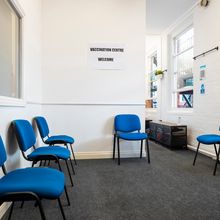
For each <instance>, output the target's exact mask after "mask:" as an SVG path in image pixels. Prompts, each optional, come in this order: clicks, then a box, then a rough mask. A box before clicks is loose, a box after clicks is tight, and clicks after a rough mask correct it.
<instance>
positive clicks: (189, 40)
mask: <svg viewBox="0 0 220 220" xmlns="http://www.w3.org/2000/svg"><path fill="white" fill-rule="evenodd" d="M191 47H193V28H191V29H189V30H188V31H186V32H185V33H182V34H181V35H180V36H179V37H177V38H176V53H177V54H178V53H182V52H183V51H184V50H187V49H189V48H191Z"/></svg>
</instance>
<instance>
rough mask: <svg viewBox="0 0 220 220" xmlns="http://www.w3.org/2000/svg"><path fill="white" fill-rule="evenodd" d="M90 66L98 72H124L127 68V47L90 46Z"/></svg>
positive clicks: (115, 45)
mask: <svg viewBox="0 0 220 220" xmlns="http://www.w3.org/2000/svg"><path fill="white" fill-rule="evenodd" d="M88 65H89V67H90V68H92V69H97V70H123V69H124V68H125V45H124V44H116V43H115V44H113V43H110V44H103V43H96V44H89V47H88Z"/></svg>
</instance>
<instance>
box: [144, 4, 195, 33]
mask: <svg viewBox="0 0 220 220" xmlns="http://www.w3.org/2000/svg"><path fill="white" fill-rule="evenodd" d="M196 2H198V0H147V21H146V26H147V34H160V33H161V32H162V31H164V30H165V29H166V28H168V27H169V26H170V25H171V24H172V23H174V22H175V20H177V19H178V18H179V17H180V16H181V15H183V14H184V13H185V12H186V11H187V10H188V9H190V8H191V7H192V6H193V5H194V4H195V3H196Z"/></svg>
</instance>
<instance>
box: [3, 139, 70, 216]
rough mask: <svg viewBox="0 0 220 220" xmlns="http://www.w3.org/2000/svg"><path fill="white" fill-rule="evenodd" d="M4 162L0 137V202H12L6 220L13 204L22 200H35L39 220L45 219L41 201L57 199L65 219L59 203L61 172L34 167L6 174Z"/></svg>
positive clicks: (62, 175)
mask: <svg viewBox="0 0 220 220" xmlns="http://www.w3.org/2000/svg"><path fill="white" fill-rule="evenodd" d="M6 160H7V155H6V151H5V147H4V144H3V141H2V138H1V136H0V166H1V168H2V171H3V173H4V176H3V177H2V178H1V179H0V202H12V205H11V208H10V212H9V217H8V219H10V218H11V215H12V211H13V208H14V203H15V202H16V201H24V200H25V201H30V200H35V201H36V204H37V205H38V207H39V210H40V214H41V219H42V220H44V219H46V216H45V212H44V209H43V206H42V203H41V200H42V199H51V200H54V199H57V200H58V203H59V207H60V210H61V213H62V216H63V219H66V217H65V214H64V211H63V207H62V204H61V201H60V196H61V195H62V193H63V191H64V188H65V178H64V174H63V173H62V172H60V171H58V170H55V169H51V168H42V167H41V168H37V167H34V168H24V169H17V170H14V171H11V172H9V173H8V172H7V171H6V168H5V165H4V163H5V162H6Z"/></svg>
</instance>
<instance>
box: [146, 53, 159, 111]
mask: <svg viewBox="0 0 220 220" xmlns="http://www.w3.org/2000/svg"><path fill="white" fill-rule="evenodd" d="M156 70H157V53H156V52H155V53H154V54H153V55H152V56H151V57H150V73H149V77H148V79H149V81H148V86H149V90H148V91H149V97H150V99H149V100H147V103H146V107H147V108H157V79H156V76H155V71H156Z"/></svg>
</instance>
